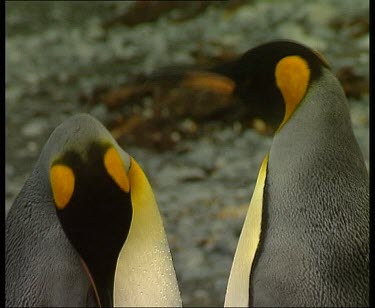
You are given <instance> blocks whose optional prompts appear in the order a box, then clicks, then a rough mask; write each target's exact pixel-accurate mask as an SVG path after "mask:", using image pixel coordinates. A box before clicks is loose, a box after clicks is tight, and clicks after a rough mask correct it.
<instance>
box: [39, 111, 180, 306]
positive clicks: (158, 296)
mask: <svg viewBox="0 0 375 308" xmlns="http://www.w3.org/2000/svg"><path fill="white" fill-rule="evenodd" d="M39 165H42V168H45V170H44V171H46V172H44V173H45V174H49V187H50V190H51V198H52V199H53V202H52V203H53V204H54V206H55V208H56V213H57V217H58V220H59V222H60V225H61V227H62V229H63V230H64V232H65V234H66V236H67V238H68V239H69V241H70V243H71V244H72V246H73V248H74V249H75V250H76V251H77V252H78V254H79V256H80V259H81V262H82V265H83V267H84V268H85V270H86V273H87V275H88V278H89V280H90V282H91V284H92V286H93V289H94V291H95V295H96V300H97V302H98V305H100V306H107V307H108V306H111V307H112V306H114V305H115V306H137V305H140V306H147V305H149V304H152V303H154V304H158V305H161V306H165V305H167V304H169V305H172V306H178V305H181V298H180V295H179V291H178V285H177V280H176V276H175V272H174V268H173V264H172V260H171V256H170V251H169V246H168V243H167V238H166V235H165V232H164V228H163V223H162V219H161V216H160V214H159V211H158V208H157V204H156V201H155V199H154V196H153V192H152V189H151V186H150V185H149V183H148V180H147V178H146V176H145V175H144V173H143V171H142V169H141V168H140V167H139V165H138V164H137V162H136V161H135V160H134V159H133V158H132V157H131V156H129V154H127V153H126V152H125V151H123V150H122V149H121V148H120V147H119V146H118V144H117V143H116V141H115V140H114V139H113V137H112V136H111V134H110V133H109V132H108V131H107V129H106V128H105V127H104V126H103V125H102V124H101V123H100V122H98V121H97V120H96V119H94V118H93V117H91V116H89V115H86V114H79V115H76V116H73V117H71V118H70V119H68V120H66V121H65V122H63V123H62V124H61V125H60V126H59V127H57V128H56V129H55V131H54V132H53V133H52V135H51V137H50V138H49V140H48V142H47V144H46V146H45V147H44V150H43V151H42V154H41V156H40V159H39ZM56 245H58V243H56Z"/></svg>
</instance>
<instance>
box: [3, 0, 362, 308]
mask: <svg viewBox="0 0 375 308" xmlns="http://www.w3.org/2000/svg"><path fill="white" fill-rule="evenodd" d="M280 38H282V39H293V40H297V41H299V42H301V43H304V44H306V45H308V46H310V47H312V48H315V49H317V50H319V51H320V52H321V53H322V54H324V55H325V57H326V58H327V60H328V61H329V62H330V64H331V66H332V70H333V72H334V73H335V74H336V76H337V77H338V78H339V80H340V81H341V83H342V85H343V87H344V90H345V93H346V95H347V97H348V100H349V104H350V109H351V116H352V122H353V127H354V131H355V135H356V137H357V139H358V142H359V144H360V147H361V149H362V152H363V155H364V157H365V160H366V164H367V166H369V129H368V128H369V92H368V91H369V84H368V82H369V81H368V80H369V2H368V1H365V0H357V1H349V0H345V1H342V0H314V1H312V0H310V1H300V0H277V1H276V0H275V1H271V0H268V1H266V0H258V1H256V0H252V1H250V0H249V1H241V0H232V1H209V2H204V1H191V2H190V1H182V2H180V1H129V2H126V1H92V2H84V1H74V2H73V1H72V2H67V1H45V2H36V1H35V2H34V1H25V2H23V1H17V2H7V3H6V196H5V205H6V212H7V211H8V210H9V208H10V206H11V204H12V202H13V200H14V198H15V196H16V195H17V194H18V192H19V191H20V189H21V187H22V185H23V183H24V181H25V179H26V178H27V176H28V174H29V173H30V171H31V169H32V165H33V163H34V162H35V161H36V159H37V157H38V155H39V153H40V151H41V148H42V147H43V145H44V143H45V142H46V140H47V138H48V136H49V135H50V134H51V132H52V131H53V129H54V128H55V127H56V126H57V125H58V124H60V123H61V122H62V121H63V120H65V119H66V118H68V117H69V116H70V115H73V114H75V113H79V112H87V113H90V114H92V115H93V116H95V117H97V118H98V119H99V120H100V121H102V122H103V123H104V124H105V125H106V126H107V127H108V129H110V131H111V132H112V134H113V135H114V136H115V138H116V139H117V140H118V142H119V143H120V145H121V146H122V147H123V148H124V149H125V150H126V151H127V152H128V153H129V154H131V155H132V156H133V157H135V158H136V160H137V161H138V162H139V163H140V165H141V166H142V167H143V169H144V170H145V172H146V174H147V175H148V177H149V180H150V182H151V184H152V187H153V189H154V192H155V195H156V199H157V201H158V204H159V208H160V211H161V213H162V216H163V219H164V222H165V228H166V231H167V234H168V239H169V243H170V246H171V251H172V257H173V260H174V264H175V268H176V272H177V278H178V280H179V285H180V291H181V296H182V300H183V304H184V305H185V306H197V307H199V306H200V307H202V306H220V305H223V302H224V295H225V289H226V283H227V279H228V275H229V271H230V266H231V263H232V258H233V255H234V251H235V248H236V244H237V240H238V237H239V234H240V231H241V228H242V224H243V221H244V218H245V214H246V211H247V206H248V203H249V201H250V198H251V195H252V190H253V188H254V184H255V180H256V177H257V174H258V168H259V166H260V162H261V160H262V158H263V157H264V155H265V153H266V152H267V150H268V149H269V147H270V145H271V142H272V128H270V127H269V125H268V124H269V123H268V122H267V119H262V118H255V117H253V116H252V115H251V113H250V114H249V113H247V111H246V110H243V109H241V108H243V105H241V104H240V103H239V102H238V99H237V98H234V97H232V96H231V95H230V91H229V92H228V90H227V89H228V88H230V87H231V84H230V82H228V80H225V79H221V78H220V77H218V76H213V75H210V74H209V73H207V72H208V71H207V68H209V67H212V66H215V65H218V64H220V63H222V62H225V61H228V60H230V59H234V58H235V57H236V56H238V55H240V54H241V53H243V52H245V51H247V50H248V49H250V48H252V47H255V46H256V45H259V44H261V43H264V42H267V41H269V40H273V39H280ZM202 80H204V81H205V82H203V83H202V82H199V81H202ZM206 81H207V82H206ZM202 84H203V85H202ZM241 106H242V107H241Z"/></svg>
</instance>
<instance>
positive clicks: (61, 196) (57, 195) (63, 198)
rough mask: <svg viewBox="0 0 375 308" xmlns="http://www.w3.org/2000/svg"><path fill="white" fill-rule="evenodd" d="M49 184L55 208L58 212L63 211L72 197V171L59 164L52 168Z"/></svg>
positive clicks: (73, 179)
mask: <svg viewBox="0 0 375 308" xmlns="http://www.w3.org/2000/svg"><path fill="white" fill-rule="evenodd" d="M50 182H51V187H52V193H53V199H54V200H55V203H56V207H57V208H58V209H59V210H63V209H64V208H65V207H66V205H67V204H68V203H69V201H70V198H71V197H72V195H73V191H74V182H75V178H74V173H73V170H72V169H71V168H69V167H68V166H65V165H61V164H56V165H54V166H52V167H51V170H50Z"/></svg>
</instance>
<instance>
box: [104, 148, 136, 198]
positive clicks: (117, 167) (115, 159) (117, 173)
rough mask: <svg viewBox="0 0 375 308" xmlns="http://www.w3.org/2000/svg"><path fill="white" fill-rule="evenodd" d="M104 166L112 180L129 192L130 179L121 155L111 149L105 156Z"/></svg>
mask: <svg viewBox="0 0 375 308" xmlns="http://www.w3.org/2000/svg"><path fill="white" fill-rule="evenodd" d="M104 166H105V169H106V170H107V172H108V174H109V175H110V176H111V178H112V179H113V180H114V181H115V182H116V184H117V185H118V186H119V187H120V188H121V189H122V190H123V191H125V192H129V189H130V185H129V178H128V176H127V174H126V171H125V168H124V164H123V162H122V159H121V157H120V154H119V153H118V152H117V151H116V150H115V148H113V147H111V148H109V149H108V150H107V152H106V153H105V154H104Z"/></svg>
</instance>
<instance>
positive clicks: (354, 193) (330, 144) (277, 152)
mask: <svg viewBox="0 0 375 308" xmlns="http://www.w3.org/2000/svg"><path fill="white" fill-rule="evenodd" d="M231 65H232V68H231V72H232V73H233V74H232V76H230V77H231V78H233V80H235V81H236V84H237V85H238V89H237V90H238V91H241V90H242V91H246V92H247V93H248V95H249V97H250V96H251V95H253V98H252V99H253V100H254V102H255V101H257V103H258V104H262V103H264V104H268V105H269V108H276V109H277V110H280V112H279V116H278V117H277V119H278V121H279V122H278V123H279V124H278V129H277V131H276V133H275V136H274V139H273V142H272V145H271V148H270V151H269V153H268V154H267V155H266V156H265V158H264V160H263V163H262V165H261V168H260V171H259V174H258V179H257V183H256V185H255V189H254V192H253V197H252V199H251V202H250V205H249V209H248V212H247V215H246V218H245V222H244V225H243V228H242V231H241V235H240V238H239V242H238V245H237V249H236V252H235V256H234V260H233V264H232V268H231V272H230V276H229V280H228V285H227V291H226V296H225V306H227V307H229V306H237V307H239V306H251V307H306V306H308V307H313V306H314V307H323V306H324V307H334V306H340V307H349V306H356V307H360V306H368V305H369V177H368V172H367V169H366V166H365V163H364V159H363V156H362V153H361V151H360V148H359V146H358V143H357V141H356V139H355V137H354V134H353V129H352V125H351V120H350V114H349V108H348V104H347V101H346V98H345V95H344V92H343V90H342V87H341V86H340V84H339V82H338V80H337V79H336V77H335V76H334V75H333V74H332V72H331V71H330V69H329V66H328V64H327V62H326V61H325V60H324V58H323V57H322V56H321V55H320V54H318V53H317V52H315V51H313V50H312V49H310V48H308V47H305V46H303V45H301V44H298V43H295V42H292V41H274V42H270V43H266V44H264V45H261V46H258V47H256V48H254V49H252V50H250V51H248V52H246V53H245V54H244V55H243V56H242V57H241V58H240V59H238V60H237V61H236V62H235V63H232V64H231Z"/></svg>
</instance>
